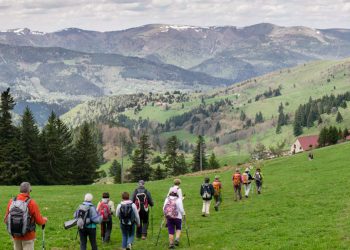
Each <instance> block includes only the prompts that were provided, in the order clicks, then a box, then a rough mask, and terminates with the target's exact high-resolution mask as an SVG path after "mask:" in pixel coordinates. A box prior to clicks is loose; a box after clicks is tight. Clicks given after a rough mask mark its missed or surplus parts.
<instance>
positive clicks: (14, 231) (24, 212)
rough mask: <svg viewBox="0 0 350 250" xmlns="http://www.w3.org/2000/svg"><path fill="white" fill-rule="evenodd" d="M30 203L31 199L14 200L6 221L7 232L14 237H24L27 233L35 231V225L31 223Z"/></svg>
mask: <svg viewBox="0 0 350 250" xmlns="http://www.w3.org/2000/svg"><path fill="white" fill-rule="evenodd" d="M29 202H30V198H27V199H26V200H25V201H21V200H17V198H13V200H12V203H11V205H10V208H9V213H8V215H7V220H6V225H7V231H8V232H9V234H11V235H12V236H16V237H20V236H24V235H25V234H26V233H28V232H30V231H34V230H35V224H33V223H31V216H30V214H29V209H28V204H29Z"/></svg>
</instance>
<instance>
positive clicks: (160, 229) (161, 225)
mask: <svg viewBox="0 0 350 250" xmlns="http://www.w3.org/2000/svg"><path fill="white" fill-rule="evenodd" d="M164 221H165V218H164V219H163V220H162V223H161V224H160V228H159V232H158V237H157V242H156V246H157V245H158V241H159V237H160V233H161V231H162V228H163V225H164Z"/></svg>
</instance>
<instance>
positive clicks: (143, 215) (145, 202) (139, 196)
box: [132, 180, 153, 240]
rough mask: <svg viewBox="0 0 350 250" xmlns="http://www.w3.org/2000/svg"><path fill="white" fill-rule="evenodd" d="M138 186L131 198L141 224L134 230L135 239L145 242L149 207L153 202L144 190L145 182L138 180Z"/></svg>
mask: <svg viewBox="0 0 350 250" xmlns="http://www.w3.org/2000/svg"><path fill="white" fill-rule="evenodd" d="M138 185H139V186H138V188H136V189H135V191H134V194H133V196H132V202H133V203H135V205H136V208H137V211H138V214H139V216H140V222H141V226H140V227H138V228H137V229H136V238H138V239H139V238H141V237H142V239H143V240H145V239H146V237H147V229H148V220H149V206H151V207H153V200H152V197H151V193H150V192H149V191H148V190H147V189H146V188H145V182H144V181H143V180H140V181H139V183H138Z"/></svg>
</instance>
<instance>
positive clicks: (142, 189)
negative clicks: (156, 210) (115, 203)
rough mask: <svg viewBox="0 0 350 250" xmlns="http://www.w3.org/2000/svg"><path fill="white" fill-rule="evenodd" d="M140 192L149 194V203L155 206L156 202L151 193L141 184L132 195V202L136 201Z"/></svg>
mask: <svg viewBox="0 0 350 250" xmlns="http://www.w3.org/2000/svg"><path fill="white" fill-rule="evenodd" d="M139 193H145V194H146V196H147V201H148V204H149V205H150V206H151V207H153V205H154V203H153V199H152V196H151V193H150V192H149V191H148V190H147V189H146V188H145V187H143V186H140V187H138V188H136V189H135V191H134V194H133V195H132V202H133V203H135V201H136V195H137V194H139Z"/></svg>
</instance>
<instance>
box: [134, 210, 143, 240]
mask: <svg viewBox="0 0 350 250" xmlns="http://www.w3.org/2000/svg"><path fill="white" fill-rule="evenodd" d="M139 216H140V226H139V227H137V228H136V238H138V239H139V238H141V234H142V226H143V213H142V211H140V213H139Z"/></svg>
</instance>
